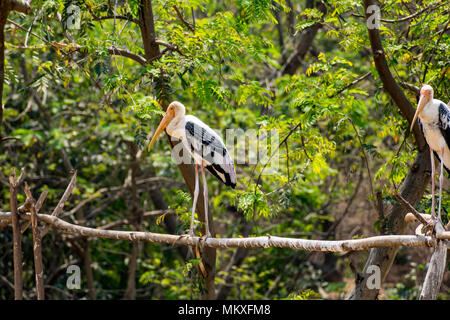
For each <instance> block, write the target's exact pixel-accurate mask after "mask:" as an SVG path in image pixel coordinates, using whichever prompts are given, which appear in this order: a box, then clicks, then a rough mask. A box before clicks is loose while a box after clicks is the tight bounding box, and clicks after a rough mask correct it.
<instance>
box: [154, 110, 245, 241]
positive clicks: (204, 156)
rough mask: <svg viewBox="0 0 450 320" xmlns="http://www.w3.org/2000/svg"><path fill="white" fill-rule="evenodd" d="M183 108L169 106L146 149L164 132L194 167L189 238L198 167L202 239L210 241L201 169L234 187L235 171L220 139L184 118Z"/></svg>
mask: <svg viewBox="0 0 450 320" xmlns="http://www.w3.org/2000/svg"><path fill="white" fill-rule="evenodd" d="M185 114H186V108H185V107H184V105H183V104H182V103H180V102H178V101H174V102H172V103H171V104H170V105H169V107H168V108H167V111H166V114H165V115H164V117H163V118H162V120H161V123H160V124H159V126H158V128H157V129H156V131H155V134H154V135H153V138H152V140H151V141H150V144H149V146H148V151H150V149H151V147H152V145H153V143H154V142H155V140H156V138H157V137H158V135H159V134H160V133H161V132H162V131H163V130H164V129H166V132H167V134H168V135H169V136H171V137H175V138H177V139H180V140H181V142H182V143H183V146H184V150H183V152H184V151H185V150H187V151H188V152H189V153H190V155H191V156H192V158H193V159H194V163H195V188H194V201H193V205H192V215H191V225H190V228H189V236H193V235H194V232H193V225H194V213H195V207H196V204H197V198H198V193H199V182H198V166H200V168H201V172H202V180H203V198H204V201H205V202H204V203H205V222H206V238H208V237H211V233H210V231H209V222H208V188H207V185H206V179H205V170H204V169H205V168H206V169H208V170H209V171H210V172H211V173H212V174H213V175H214V176H215V177H216V178H217V179H219V180H220V181H222V182H223V183H225V185H227V186H230V187H232V188H233V189H234V188H235V187H236V171H235V169H234V164H233V160H232V159H231V157H230V155H229V153H228V150H227V148H226V147H225V144H224V143H223V141H222V138H221V137H220V136H219V135H218V134H217V133H216V132H215V131H214V130H213V129H211V128H210V127H209V126H208V125H206V124H205V123H203V122H202V121H201V120H200V119H198V118H196V117H194V116H191V115H185Z"/></svg>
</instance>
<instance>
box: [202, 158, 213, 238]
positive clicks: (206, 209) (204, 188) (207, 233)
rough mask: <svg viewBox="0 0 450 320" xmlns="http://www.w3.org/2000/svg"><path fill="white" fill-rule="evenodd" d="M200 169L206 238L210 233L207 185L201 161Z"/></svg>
mask: <svg viewBox="0 0 450 320" xmlns="http://www.w3.org/2000/svg"><path fill="white" fill-rule="evenodd" d="M200 167H201V170H202V180H203V199H204V203H205V223H206V226H205V227H206V238H210V237H211V233H210V232H209V221H208V220H209V219H208V186H207V184H206V178H205V168H204V166H203V163H202V164H201V165H200ZM206 238H205V240H206Z"/></svg>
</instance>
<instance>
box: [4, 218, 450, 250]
mask: <svg viewBox="0 0 450 320" xmlns="http://www.w3.org/2000/svg"><path fill="white" fill-rule="evenodd" d="M21 218H23V219H25V220H28V219H30V215H29V214H26V215H21ZM10 219H11V214H10V213H9V212H0V220H10ZM38 219H39V221H42V222H45V223H47V224H49V225H52V226H53V227H54V228H56V229H59V230H61V231H64V232H68V233H73V234H80V235H82V236H85V237H97V238H106V239H116V240H127V241H145V242H155V243H165V244H171V245H175V244H177V245H185V246H196V245H198V243H199V241H200V238H199V237H187V236H179V235H170V234H160V233H151V232H133V231H113V230H102V229H94V228H87V227H82V226H78V225H75V224H72V223H68V222H66V221H64V220H61V219H59V218H57V217H54V216H51V215H47V214H38ZM440 239H450V232H444V233H442V234H441V235H440ZM202 244H203V245H204V246H205V247H213V248H269V247H277V248H290V249H297V250H306V251H327V252H346V251H356V250H366V249H369V248H375V247H393V246H403V247H434V246H435V245H436V240H435V239H434V238H432V237H429V236H412V235H386V236H376V237H370V238H365V239H351V240H309V239H295V238H282V237H276V236H270V235H267V236H262V237H249V238H208V239H207V240H206V241H204V242H202ZM447 245H448V244H447Z"/></svg>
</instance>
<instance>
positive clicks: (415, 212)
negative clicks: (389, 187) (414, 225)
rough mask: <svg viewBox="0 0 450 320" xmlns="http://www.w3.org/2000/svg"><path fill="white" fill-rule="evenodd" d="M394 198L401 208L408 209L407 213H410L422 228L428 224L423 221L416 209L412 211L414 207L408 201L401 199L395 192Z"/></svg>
mask: <svg viewBox="0 0 450 320" xmlns="http://www.w3.org/2000/svg"><path fill="white" fill-rule="evenodd" d="M394 197H395V198H396V199H397V200H398V201H399V202H400V203H401V205H402V206H404V207H405V208H406V209H408V211H410V212H411V213H412V214H413V215H414V216H415V217H416V219H417V220H419V221H420V222H421V223H422V224H423V225H424V226H426V225H427V224H428V221H427V220H425V219H424V218H423V217H422V215H421V214H420V213H419V212H418V211H417V210H416V209H414V207H413V206H412V205H411V204H410V203H409V202H408V201H406V200H405V198H403V197H402V196H401V195H400V194H399V193H398V192H397V191H395V192H394Z"/></svg>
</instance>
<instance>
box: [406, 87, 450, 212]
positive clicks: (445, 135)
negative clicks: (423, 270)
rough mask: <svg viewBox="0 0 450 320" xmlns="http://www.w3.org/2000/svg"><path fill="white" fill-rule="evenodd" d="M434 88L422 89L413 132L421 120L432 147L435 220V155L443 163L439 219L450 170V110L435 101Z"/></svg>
mask: <svg viewBox="0 0 450 320" xmlns="http://www.w3.org/2000/svg"><path fill="white" fill-rule="evenodd" d="M433 95H434V91H433V88H432V87H431V86H429V85H424V86H423V87H422V88H421V89H420V98H419V103H418V105H417V110H416V113H415V115H414V118H413V121H412V122H411V130H412V129H413V126H414V123H415V122H416V119H417V118H419V124H420V126H421V129H422V132H423V134H424V136H425V140H426V141H427V143H428V146H429V147H430V157H431V189H432V190H431V216H432V218H433V219H434V220H435V219H436V213H435V204H434V185H435V183H434V180H435V172H436V171H435V165H434V155H437V157H438V159H439V161H440V162H441V168H440V174H439V208H438V216H437V217H438V219H440V217H441V203H442V183H443V181H444V173H443V171H444V167H445V169H446V170H447V172H449V169H450V149H449V147H450V109H449V108H448V106H447V105H446V104H445V103H444V102H442V101H441V100H438V99H434V97H433Z"/></svg>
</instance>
